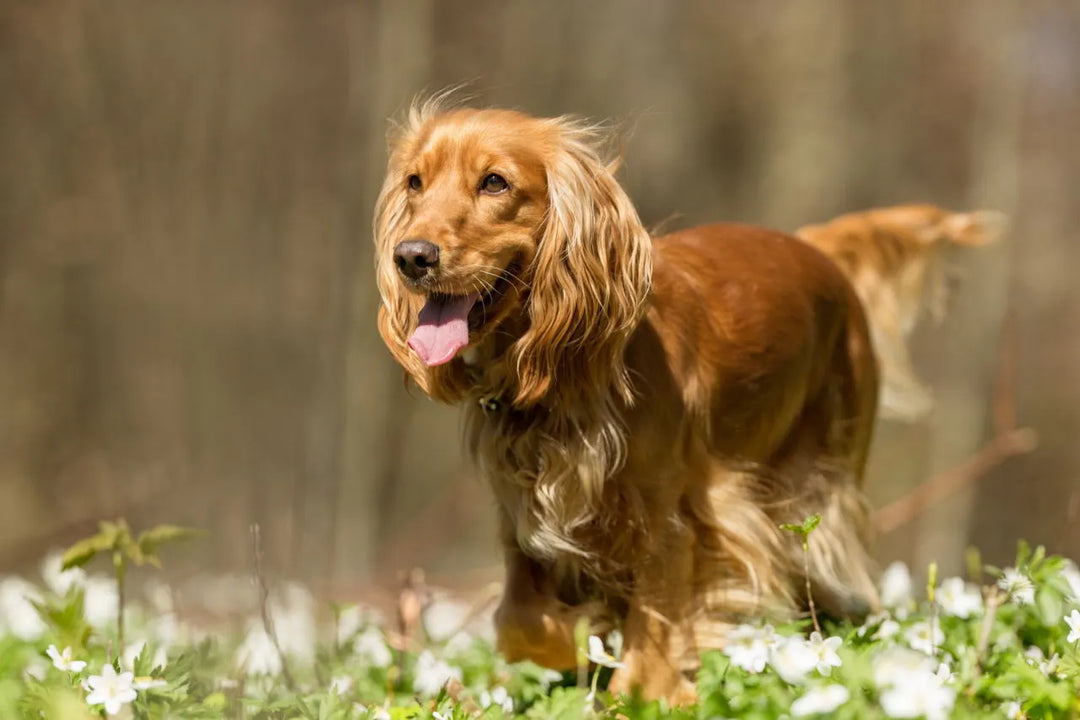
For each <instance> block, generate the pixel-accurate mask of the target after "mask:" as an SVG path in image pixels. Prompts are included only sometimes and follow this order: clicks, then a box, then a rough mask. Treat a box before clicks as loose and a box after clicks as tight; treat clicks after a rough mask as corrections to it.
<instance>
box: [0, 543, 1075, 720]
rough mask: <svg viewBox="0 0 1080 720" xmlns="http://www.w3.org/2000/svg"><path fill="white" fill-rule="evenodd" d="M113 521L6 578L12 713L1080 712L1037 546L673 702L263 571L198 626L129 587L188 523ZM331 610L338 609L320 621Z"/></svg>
mask: <svg viewBox="0 0 1080 720" xmlns="http://www.w3.org/2000/svg"><path fill="white" fill-rule="evenodd" d="M105 531H107V532H108V533H111V534H110V535H109V536H108V537H107V538H105V539H100V538H99V539H98V540H97V541H94V540H93V539H88V540H87V541H83V542H82V543H79V544H77V545H76V546H75V547H74V548H73V551H72V552H69V553H68V555H67V560H68V562H69V564H71V565H72V566H73V569H71V570H68V571H66V572H61V571H60V569H59V567H58V565H59V560H57V559H56V558H51V559H50V560H49V562H48V563H47V564H46V566H45V568H44V570H43V573H42V575H43V578H42V581H41V582H39V583H30V582H27V581H24V580H21V579H18V578H11V577H9V578H4V579H2V580H0V718H2V719H4V720H6V719H7V718H35V719H36V718H42V717H44V718H58V719H63V720H83V719H86V718H101V717H120V718H125V717H126V718H140V719H142V718H148V719H149V718H154V719H162V720H164V719H165V718H246V719H250V720H257V719H260V720H261V719H267V720H269V719H271V718H310V719H312V720H316V719H317V720H343V719H345V718H421V719H426V718H437V719H439V718H441V719H442V720H445V719H447V718H454V719H456V720H461V719H463V718H477V717H479V718H485V719H489V720H493V719H495V718H504V717H505V718H509V717H527V718H566V719H572V718H615V717H628V718H642V719H652V718H695V719H699V718H700V719H701V720H705V719H708V718H762V719H764V718H780V717H803V716H805V717H834V718H840V719H841V720H843V719H844V718H886V717H927V718H931V719H935V718H1003V717H1015V718H1025V717H1026V718H1069V717H1077V716H1078V714H1080V651H1078V649H1077V645H1078V642H1077V638H1080V611H1078V609H1080V600H1078V596H1080V573H1078V572H1077V569H1076V566H1075V565H1073V564H1071V563H1070V562H1068V561H1066V560H1064V559H1063V558H1059V557H1048V556H1046V555H1045V554H1044V552H1043V551H1042V549H1041V548H1037V549H1035V550H1031V549H1029V548H1028V547H1027V546H1026V545H1023V544H1021V546H1020V550H1019V552H1018V557H1017V559H1016V564H1015V566H1014V567H1013V568H1007V569H1004V570H999V569H996V568H984V569H978V568H977V567H976V570H978V573H977V574H978V575H979V577H978V578H974V579H969V580H961V579H946V580H944V581H942V582H941V583H940V584H937V583H933V584H928V586H927V587H926V588H920V589H918V590H914V589H913V588H912V586H911V582H910V576H908V575H907V573H906V569H905V568H902V567H901V566H894V567H893V568H891V569H890V570H889V572H888V573H886V575H885V577H884V579H883V582H884V584H885V587H883V588H882V589H883V596H884V598H885V600H886V601H887V602H888V604H889V605H890V609H889V610H888V611H887V612H884V613H882V614H880V615H877V616H874V617H871V618H869V619H868V620H867V621H866V622H864V623H863V624H860V625H856V624H853V623H834V622H830V621H828V620H824V619H823V620H822V622H821V632H820V633H818V632H816V631H815V632H813V633H811V634H810V637H809V639H808V638H807V637H806V635H807V633H808V632H809V631H811V630H812V628H811V627H810V621H809V620H804V621H800V622H798V623H794V624H790V625H784V626H777V627H775V628H773V627H770V626H767V625H763V624H755V625H747V626H743V627H740V628H738V629H737V630H736V631H735V632H734V633H733V634H732V635H731V637H730V640H729V646H728V647H727V648H726V649H725V651H724V652H710V653H707V654H705V656H704V657H703V665H702V669H701V672H700V674H699V677H698V691H699V703H698V705H696V706H694V707H690V708H679V709H670V708H667V707H665V706H664V705H663V704H662V703H657V702H652V703H648V702H644V701H642V700H640V699H635V698H627V697H612V696H611V695H609V694H608V693H607V692H605V691H604V690H602V689H601V690H599V691H594V688H595V687H596V685H597V680H599V685H600V686H601V687H603V685H604V684H605V682H606V679H607V677H608V673H610V670H608V669H606V668H601V667H597V666H591V667H589V668H587V671H586V673H585V680H586V682H584V683H580V682H579V674H578V673H577V672H568V673H566V674H559V673H553V672H551V671H548V670H544V669H542V668H539V667H537V666H535V665H532V664H529V663H519V664H513V665H510V664H507V663H506V662H504V661H503V660H502V659H501V658H500V657H499V656H498V655H497V654H496V653H495V652H494V650H493V648H492V646H491V644H490V642H489V641H488V640H486V639H484V638H483V637H481V636H479V635H474V634H468V633H465V632H458V633H454V634H452V636H451V637H445V636H443V638H442V639H439V640H436V639H433V638H432V637H431V636H427V635H425V637H424V639H423V640H422V641H418V642H416V643H413V644H412V646H411V647H410V649H409V650H408V651H402V652H399V651H397V650H394V649H392V648H391V645H399V644H401V643H398V642H395V641H394V640H393V637H394V636H393V633H391V632H390V631H388V630H385V629H384V628H383V627H382V626H381V625H380V624H379V623H378V621H377V619H376V618H375V617H374V616H373V614H372V613H369V612H367V611H366V610H365V609H364V608H360V607H357V606H339V607H335V608H333V609H332V612H329V611H327V612H325V613H320V608H319V607H318V605H317V604H316V602H315V601H314V600H313V599H312V598H311V596H310V595H309V594H308V593H307V592H306V591H305V590H304V589H303V588H300V587H298V586H294V585H290V586H286V587H284V588H275V592H272V593H269V594H268V595H267V596H266V597H265V599H264V600H263V601H262V602H260V601H259V598H260V596H261V595H262V590H261V587H260V585H262V584H263V581H262V578H258V582H257V583H252V584H248V586H247V588H246V590H247V591H248V592H249V593H250V596H251V598H253V599H254V603H253V605H252V606H249V611H250V616H249V617H248V618H247V620H246V622H245V623H243V624H241V625H240V626H234V627H232V628H231V629H229V628H224V627H220V626H215V625H213V624H208V623H203V624H202V625H200V624H194V623H188V622H185V621H183V620H182V619H181V618H180V617H178V614H177V613H176V608H175V607H174V606H173V604H172V602H171V600H170V598H171V595H170V593H169V592H165V591H163V590H162V588H161V587H159V588H158V590H157V591H156V592H155V593H152V594H151V595H150V596H149V597H148V598H142V599H139V598H130V597H128V598H124V597H123V596H122V594H121V593H119V592H118V589H121V588H123V586H122V585H121V584H119V583H118V581H123V579H124V574H125V569H126V565H127V564H128V561H129V560H131V559H132V557H134V558H139V559H141V560H142V561H148V562H157V551H158V549H159V548H158V545H160V544H161V543H160V542H157V541H156V540H155V542H153V543H148V542H143V543H142V544H141V545H140V543H139V542H138V540H139V537H141V538H157V539H163V540H162V541H163V542H171V540H172V539H175V538H178V537H184V536H186V535H187V533H185V532H181V531H180V530H178V529H170V530H169V531H160V532H158V533H156V534H155V533H154V532H153V531H148V532H149V533H150V534H149V535H148V534H146V533H144V534H143V535H141V536H138V537H136V536H133V535H131V534H130V532H129V531H128V530H127V527H126V525H123V524H120V523H115V524H110V525H103V532H105ZM166 536H168V537H166ZM106 540H107V541H106ZM150 545H152V546H153V547H150ZM91 550H92V551H91ZM129 551H130V553H133V554H134V555H133V556H132V557H128V556H127V555H126V554H125V553H128V552H129ZM95 556H105V557H106V558H107V559H108V560H110V564H111V566H112V569H113V571H114V572H113V573H112V575H113V577H103V576H96V575H87V574H85V572H83V571H82V570H81V569H79V568H78V567H76V566H78V565H79V564H86V563H89V562H91V561H92V560H93V558H94V557H95ZM129 585H130V583H129ZM128 593H130V588H129V589H128ZM206 593H207V594H208V595H209V594H210V593H211V589H210V587H209V586H208V587H207V589H206ZM930 598H933V602H931V601H930ZM120 607H123V608H124V610H123V611H120ZM324 610H326V609H324ZM435 610H436V612H435V613H434V614H437V608H436V609H435ZM320 614H323V615H328V616H330V617H331V618H332V619H331V620H330V621H323V622H320V619H319V617H320ZM429 614H430V613H429ZM120 620H122V622H119V621H120ZM1074 626H1075V627H1076V628H1077V629H1076V630H1075V631H1074V630H1073V627H1074ZM121 633H124V635H125V642H123V643H122V642H120V636H121ZM1070 636H1072V640H1073V641H1072V642H1070V641H1069V640H1070ZM609 641H614V642H609V647H611V646H612V645H615V646H617V645H618V642H617V640H616V639H615V638H609ZM50 648H51V650H52V653H51V654H50ZM65 650H67V652H66V653H64V651H65ZM615 655H616V656H617V655H618V652H617V647H616V650H615ZM594 656H595V653H594ZM54 658H55V662H54ZM71 663H74V664H71ZM79 663H85V666H83V665H80V664H79ZM106 665H109V666H111V667H112V668H113V669H114V670H115V671H116V673H115V675H116V677H115V678H112V677H110V675H111V674H112V673H110V672H109V671H106V670H103V668H104V667H105V666H106ZM596 673H600V674H599V675H597V674H596ZM88 698H89V701H88ZM95 701H96V702H95ZM106 701H108V702H106ZM109 711H115V714H109Z"/></svg>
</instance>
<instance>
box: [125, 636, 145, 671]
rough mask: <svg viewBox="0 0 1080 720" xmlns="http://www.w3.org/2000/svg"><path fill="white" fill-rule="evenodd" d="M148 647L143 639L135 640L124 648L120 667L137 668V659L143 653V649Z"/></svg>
mask: <svg viewBox="0 0 1080 720" xmlns="http://www.w3.org/2000/svg"><path fill="white" fill-rule="evenodd" d="M144 649H146V642H144V641H142V640H136V641H135V642H133V643H131V644H130V645H128V646H127V647H126V648H124V653H123V654H122V655H121V656H120V667H122V668H129V669H131V670H134V669H135V661H136V660H138V659H139V656H140V655H142V653H143V650H144Z"/></svg>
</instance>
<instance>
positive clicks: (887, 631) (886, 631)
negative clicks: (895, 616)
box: [874, 619, 900, 640]
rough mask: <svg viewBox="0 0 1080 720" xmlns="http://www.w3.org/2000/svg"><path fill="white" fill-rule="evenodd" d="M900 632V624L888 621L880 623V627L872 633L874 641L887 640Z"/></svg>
mask: <svg viewBox="0 0 1080 720" xmlns="http://www.w3.org/2000/svg"><path fill="white" fill-rule="evenodd" d="M899 632H900V623H898V622H896V621H895V620H892V619H889V620H886V621H884V622H883V623H881V627H879V628H878V629H877V632H876V633H874V639H875V640H888V639H889V638H891V637H894V636H895V635H896V634H897V633H899Z"/></svg>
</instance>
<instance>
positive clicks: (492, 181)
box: [480, 173, 510, 195]
mask: <svg viewBox="0 0 1080 720" xmlns="http://www.w3.org/2000/svg"><path fill="white" fill-rule="evenodd" d="M509 187H510V183H508V182H506V178H504V177H503V176H502V175H497V174H495V173H488V174H487V175H485V176H484V179H483V180H481V181H480V191H481V192H486V193H488V194H490V195H498V194H499V193H501V192H505V191H506V190H507V189H508V188H509Z"/></svg>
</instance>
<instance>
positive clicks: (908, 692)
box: [880, 674, 956, 720]
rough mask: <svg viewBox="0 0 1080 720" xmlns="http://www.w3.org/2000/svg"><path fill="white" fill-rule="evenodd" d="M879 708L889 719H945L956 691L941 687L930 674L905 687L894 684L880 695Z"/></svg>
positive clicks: (918, 677) (917, 678)
mask: <svg viewBox="0 0 1080 720" xmlns="http://www.w3.org/2000/svg"><path fill="white" fill-rule="evenodd" d="M880 700H881V709H882V710H884V711H885V714H886V715H888V716H889V717H892V718H917V717H926V720H945V718H947V717H948V716H949V713H950V711H952V707H953V704H954V703H955V702H956V691H955V690H953V689H952V688H951V687H946V686H945V685H942V684H941V683H940V682H939V681H938V679H937V678H936V677H934V676H933V675H930V674H926V675H918V676H915V677H913V678H912V682H911V683H909V684H907V685H897V686H893V687H891V688H889V689H888V690H885V691H884V692H883V693H881V698H880Z"/></svg>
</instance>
